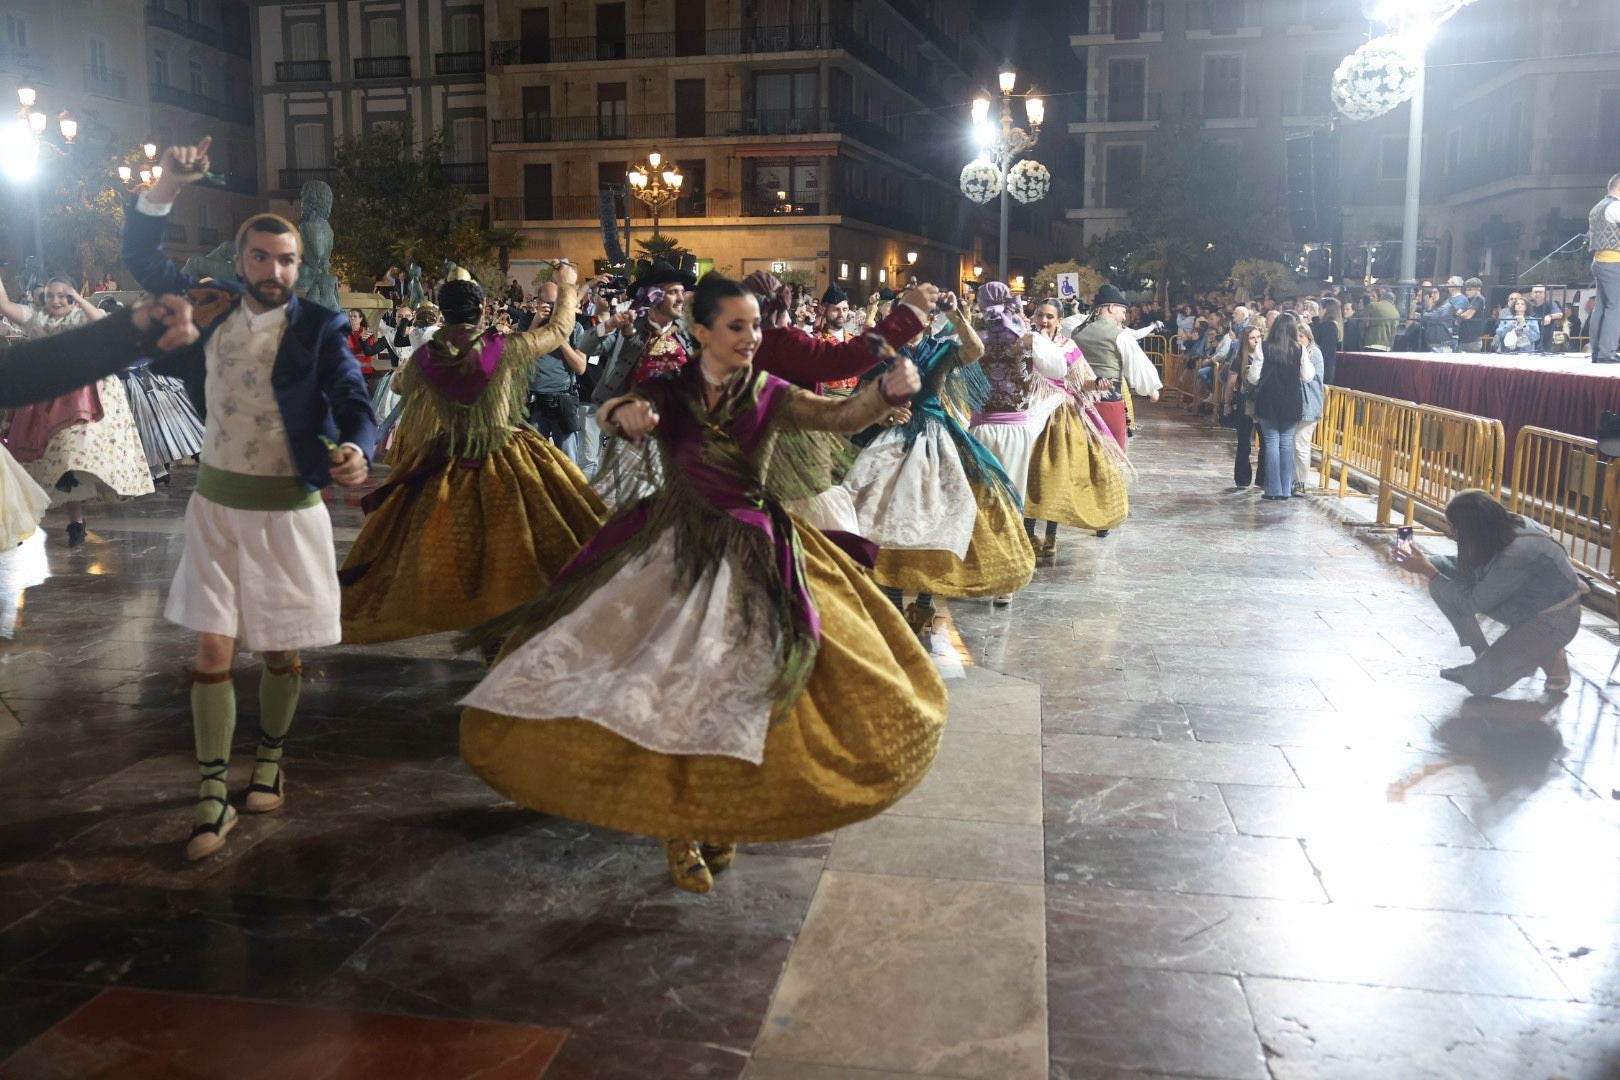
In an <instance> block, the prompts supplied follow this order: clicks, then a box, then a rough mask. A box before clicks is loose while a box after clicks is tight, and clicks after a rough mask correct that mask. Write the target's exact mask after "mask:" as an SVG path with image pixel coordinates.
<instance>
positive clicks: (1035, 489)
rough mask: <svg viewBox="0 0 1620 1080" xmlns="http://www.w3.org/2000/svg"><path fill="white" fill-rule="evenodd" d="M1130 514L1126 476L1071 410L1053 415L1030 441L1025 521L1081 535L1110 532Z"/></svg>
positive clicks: (1060, 411)
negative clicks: (1052, 524) (1070, 528)
mask: <svg viewBox="0 0 1620 1080" xmlns="http://www.w3.org/2000/svg"><path fill="white" fill-rule="evenodd" d="M1129 511H1130V502H1129V496H1128V494H1127V492H1126V487H1125V475H1124V474H1123V473H1121V472H1120V470H1119V466H1118V465H1115V464H1114V463H1113V461H1111V460H1109V458H1108V457H1107V456H1106V455H1105V454H1104V453H1103V452H1102V450H1101V449H1099V448H1098V447H1097V446H1096V445H1095V444H1094V443H1093V442H1092V439H1091V434H1090V432H1088V431H1087V430H1086V424H1085V421H1084V420H1082V419H1081V418H1080V416H1079V414H1078V413H1076V412H1075V411H1074V409H1073V408H1070V407H1064V408H1061V409H1059V410H1058V411H1057V412H1055V413H1053V414H1052V418H1051V419H1050V420H1048V421H1047V422H1046V428H1045V429H1044V430H1043V431H1042V432H1041V433H1040V435H1039V436H1037V437H1036V439H1035V449H1034V452H1033V454H1032V456H1031V458H1030V466H1029V492H1028V494H1027V496H1026V497H1025V501H1024V516H1025V517H1028V518H1034V519H1036V520H1037V521H1055V522H1057V523H1058V524H1060V525H1073V526H1074V527H1076V528H1080V529H1112V528H1114V527H1115V526H1116V525H1118V524H1119V523H1120V522H1122V521H1124V520H1125V515H1126V514H1127V513H1128V512H1129Z"/></svg>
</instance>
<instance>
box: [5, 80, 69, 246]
mask: <svg viewBox="0 0 1620 1080" xmlns="http://www.w3.org/2000/svg"><path fill="white" fill-rule="evenodd" d="M37 101H38V95H36V94H35V92H34V88H33V87H31V86H19V87H18V88H17V118H16V120H14V121H13V122H12V123H11V124H10V125H8V126H7V127H6V128H5V129H4V130H3V131H0V168H3V169H4V170H5V172H6V174H7V175H8V176H10V177H11V179H12V180H14V181H16V182H17V183H19V184H26V185H27V187H28V198H29V208H30V210H32V211H33V215H34V258H35V259H36V260H37V261H38V263H39V269H40V272H41V273H44V271H45V232H44V222H43V215H41V213H40V210H39V188H38V187H37V186H36V185H35V183H34V178H35V174H36V172H37V170H38V168H39V159H40V157H41V156H43V155H44V154H45V153H46V151H52V152H55V153H58V154H60V153H61V152H62V151H61V150H60V149H59V148H58V147H56V146H54V145H53V144H51V143H49V142H47V141H46V140H45V132H46V130H47V129H48V128H49V127H50V123H51V122H50V118H49V117H47V116H46V115H45V113H44V112H42V111H40V110H38V109H36V108H34V105H35V103H36V102H37ZM56 125H57V131H58V132H60V134H61V136H62V140H63V141H64V142H67V143H70V144H71V143H72V142H73V140H74V139H76V138H78V136H79V122H78V121H77V120H74V119H73V118H72V117H71V116H69V115H68V114H67V113H66V112H65V111H64V112H63V113H62V114H61V115H60V116H58V117H57V118H56Z"/></svg>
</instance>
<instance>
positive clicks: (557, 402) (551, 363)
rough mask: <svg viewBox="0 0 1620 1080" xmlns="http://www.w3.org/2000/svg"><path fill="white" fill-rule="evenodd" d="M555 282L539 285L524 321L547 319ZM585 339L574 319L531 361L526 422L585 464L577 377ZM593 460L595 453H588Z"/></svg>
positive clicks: (583, 363)
mask: <svg viewBox="0 0 1620 1080" xmlns="http://www.w3.org/2000/svg"><path fill="white" fill-rule="evenodd" d="M557 292H558V290H557V284H556V282H551V281H548V282H546V283H545V284H543V285H541V286H540V288H539V290H538V292H537V295H536V299H535V308H534V311H533V312H532V314H531V316H530V318H529V320H528V323H529V325H530V326H534V327H542V326H547V325H549V324H550V322H551V317H552V312H553V311H555V310H556V305H557ZM584 339H585V328H584V327H583V326H581V325H580V324H579V323H578V322H577V321H576V322H575V323H574V325H573V328H572V329H571V330H570V331H569V336H568V338H567V339H566V340H563V341H559V342H558V344H557V347H556V348H555V349H553V350H551V351H550V352H548V353H546V354H544V355H543V356H540V357H539V358H538V359H537V360H536V361H535V371H534V378H532V379H531V380H530V381H529V410H528V418H529V424H530V425H531V426H532V427H533V428H534V429H535V430H536V431H538V432H539V433H540V434H542V435H544V436H545V437H546V438H548V439H550V440H551V442H552V444H553V445H555V446H556V447H557V448H558V449H559V450H561V451H562V452H563V453H565V454H567V455H568V456H569V457H570V458H572V459H573V461H574V464H576V465H579V466H581V467H582V468H586V467H587V466H586V462H585V460H584V458H585V452H584V451H583V450H582V448H581V446H580V443H581V440H580V433H581V431H582V429H583V428H584V423H583V421H582V418H581V417H580V385H579V378H580V376H581V375H583V374H585V367H586V360H585V354H584V353H583V352H581V351H580V344H581V342H583V341H584ZM591 460H592V462H593V463H594V460H595V455H594V454H593V455H591Z"/></svg>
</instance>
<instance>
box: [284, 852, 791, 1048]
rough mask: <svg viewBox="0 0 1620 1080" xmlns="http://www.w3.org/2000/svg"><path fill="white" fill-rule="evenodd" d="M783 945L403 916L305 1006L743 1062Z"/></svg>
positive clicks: (758, 939)
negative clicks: (684, 1050) (709, 1053)
mask: <svg viewBox="0 0 1620 1080" xmlns="http://www.w3.org/2000/svg"><path fill="white" fill-rule="evenodd" d="M739 872H741V871H740V870H736V869H734V870H732V871H728V873H739ZM664 887H665V888H666V889H670V890H672V891H673V886H670V885H668V884H667V881H666V884H665V886H664ZM790 945H791V942H790V941H789V939H787V938H785V937H773V936H767V935H763V934H756V933H750V932H749V931H748V929H747V927H746V926H745V925H739V926H735V927H733V928H731V929H730V930H729V931H719V930H713V929H710V930H704V931H703V932H701V933H694V932H690V931H682V930H653V929H647V928H645V927H636V926H625V925H622V924H606V923H581V922H579V921H577V920H568V919H559V920H555V921H554V920H550V919H544V918H537V917H535V916H533V915H528V914H491V913H471V912H453V913H448V914H443V915H440V914H435V913H433V912H430V911H426V910H420V909H406V910H403V911H402V912H401V913H400V916H399V917H398V918H396V919H394V920H393V921H392V922H391V923H389V925H388V926H387V927H386V928H385V929H384V930H383V931H382V932H381V933H378V934H377V935H375V936H374V937H373V938H372V939H371V940H370V941H368V942H367V943H366V944H365V947H364V948H362V949H360V950H359V951H358V952H356V953H354V955H353V956H352V957H351V958H350V959H349V961H348V962H347V963H346V964H344V965H343V967H342V968H341V969H340V970H338V971H337V972H336V973H335V974H334V975H333V976H332V977H331V978H330V979H328V980H327V981H326V982H325V983H324V984H323V985H322V986H320V987H319V988H318V989H317V990H315V991H314V992H313V993H312V994H311V995H310V998H309V1000H310V1001H311V1002H312V1003H317V1004H322V1005H331V1006H335V1007H341V1008H351V1009H362V1010H368V1011H381V1012H406V1013H419V1014H422V1015H427V1016H445V1017H453V1018H462V1019H475V1020H498V1021H503V1022H508V1023H522V1024H540V1025H544V1026H549V1027H560V1028H566V1029H568V1030H569V1031H570V1032H574V1033H583V1034H587V1035H590V1036H592V1037H598V1036H600V1037H606V1038H611V1039H667V1040H673V1041H676V1042H696V1043H707V1044H710V1045H713V1046H717V1047H724V1048H729V1049H730V1050H732V1051H743V1050H746V1049H747V1047H748V1046H749V1045H751V1044H752V1042H753V1040H754V1037H755V1035H756V1034H757V1033H758V1031H759V1028H760V1023H761V1021H762V1020H763V1019H764V1016H765V1010H766V1008H767V1006H768V1005H769V1004H770V996H771V990H772V988H773V987H775V986H776V984H777V981H778V979H779V978H780V977H781V974H782V968H783V965H784V964H785V963H786V962H787V955H788V949H789V946H790ZM514 958H521V960H520V961H519V962H513V960H514Z"/></svg>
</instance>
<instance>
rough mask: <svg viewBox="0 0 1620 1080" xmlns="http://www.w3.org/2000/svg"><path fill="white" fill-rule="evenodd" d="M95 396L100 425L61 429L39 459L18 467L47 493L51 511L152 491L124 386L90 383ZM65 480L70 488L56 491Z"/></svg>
mask: <svg viewBox="0 0 1620 1080" xmlns="http://www.w3.org/2000/svg"><path fill="white" fill-rule="evenodd" d="M96 392H97V393H98V394H99V395H100V396H101V413H102V418H101V419H100V420H98V421H95V422H94V423H79V424H71V425H69V426H68V427H65V428H63V429H62V430H61V431H59V432H57V433H56V435H55V436H54V437H53V438H52V439H51V442H50V445H49V446H47V447H46V448H45V454H44V456H42V457H41V458H39V459H38V460H37V461H29V462H26V463H24V464H23V468H24V469H26V470H27V471H28V475H29V476H32V477H33V478H34V481H35V483H37V484H39V486H40V487H42V488H44V489H45V490H46V491H47V492H49V493H50V496H51V504H52V505H53V506H61V505H63V504H64V503H70V502H87V501H91V500H101V501H105V502H117V501H120V500H123V499H131V498H134V497H135V496H137V495H150V494H151V493H152V491H153V490H154V488H153V486H152V470H151V468H150V467H149V466H148V465H147V462H146V450H145V448H144V447H143V446H142V445H141V436H140V432H139V431H137V430H136V428H135V418H134V416H133V415H132V414H131V413H130V411H129V398H128V396H127V395H126V394H125V393H124V384H123V383H122V382H121V381H119V379H118V376H116V375H113V376H109V377H108V378H105V379H102V380H101V381H100V382H99V383H97V384H96ZM67 476H71V477H72V483H71V484H66V485H63V486H58V482H59V481H61V480H62V479H63V478H64V477H67ZM63 487H67V488H68V490H63Z"/></svg>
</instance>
